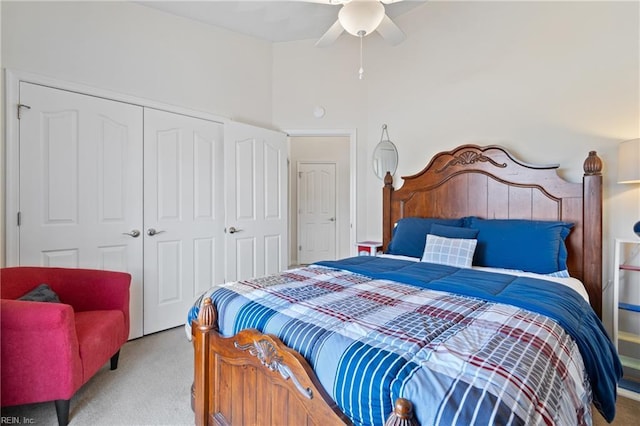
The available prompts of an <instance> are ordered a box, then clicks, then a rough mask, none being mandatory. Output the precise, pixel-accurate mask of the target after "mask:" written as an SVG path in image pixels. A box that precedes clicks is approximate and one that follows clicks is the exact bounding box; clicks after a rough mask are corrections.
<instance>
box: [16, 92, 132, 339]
mask: <svg viewBox="0 0 640 426" xmlns="http://www.w3.org/2000/svg"><path fill="white" fill-rule="evenodd" d="M20 103H21V104H23V105H26V107H23V108H21V110H22V118H21V119H20V183H19V185H20V189H19V192H20V215H21V225H20V227H19V234H20V237H19V238H20V253H19V262H20V265H40V266H57V267H81V268H96V269H108V270H115V271H125V272H129V273H130V274H131V275H132V283H131V293H130V299H131V308H130V314H131V332H130V337H139V336H141V335H142V240H143V238H142V236H141V235H138V236H136V231H138V232H141V231H142V171H141V167H140V165H141V164H142V133H143V132H142V108H141V107H138V106H134V105H129V104H125V103H122V102H115V101H109V100H105V99H101V98H96V97H93V96H87V95H81V94H77V93H73V92H67V91H64V90H59V89H52V88H48V87H44V86H39V85H35V84H30V83H25V82H22V83H20ZM27 107H28V108H27ZM127 234H130V235H127Z"/></svg>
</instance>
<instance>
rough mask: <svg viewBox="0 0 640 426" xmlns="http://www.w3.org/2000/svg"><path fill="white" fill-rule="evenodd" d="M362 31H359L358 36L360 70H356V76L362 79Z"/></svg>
mask: <svg viewBox="0 0 640 426" xmlns="http://www.w3.org/2000/svg"><path fill="white" fill-rule="evenodd" d="M364 34H365V33H364V31H359V32H358V35H359V36H360V70H358V78H359V79H360V80H362V79H363V78H364V68H363V67H362V39H363V38H364Z"/></svg>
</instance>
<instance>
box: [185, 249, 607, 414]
mask: <svg viewBox="0 0 640 426" xmlns="http://www.w3.org/2000/svg"><path fill="white" fill-rule="evenodd" d="M389 261H390V260H389V259H386V261H385V262H383V263H384V264H385V265H386V264H388V263H389ZM371 262H372V263H371V265H372V268H369V269H370V270H371V271H372V272H370V273H369V274H365V273H362V271H360V272H361V273H354V272H349V271H346V270H345V269H344V268H343V267H345V264H339V263H338V264H333V263H327V265H330V266H333V267H327V266H310V267H303V268H299V269H293V270H290V271H286V272H284V273H281V274H278V275H274V276H269V277H265V278H259V279H253V280H249V281H241V282H237V283H234V284H232V285H223V286H218V287H216V288H213V289H211V290H210V291H208V292H206V293H205V294H203V295H202V296H201V297H200V298H199V299H198V301H197V302H196V304H195V305H194V307H193V308H192V309H191V311H190V312H189V318H188V324H190V323H191V320H192V319H194V318H195V317H196V316H197V312H198V309H199V306H200V303H201V301H202V299H203V298H204V297H205V296H207V297H209V296H210V297H212V299H213V303H214V304H215V305H216V307H217V309H218V312H219V326H220V332H221V334H222V335H224V336H231V335H233V334H235V333H237V332H238V331H240V330H242V329H245V328H256V329H258V330H260V331H261V332H263V333H271V334H275V335H277V336H278V337H279V338H280V339H281V340H282V341H283V342H284V343H285V344H286V345H287V346H289V347H291V348H293V349H294V350H296V351H298V352H299V353H300V354H301V355H302V356H304V357H305V359H306V360H307V361H308V362H309V364H310V365H311V367H312V368H313V369H314V371H315V373H316V375H317V376H318V378H319V380H320V382H321V383H322V385H323V386H324V388H325V389H326V390H327V392H328V393H329V394H330V395H331V397H332V398H333V399H334V400H335V401H336V403H337V404H338V406H339V407H340V408H341V409H342V411H343V412H344V413H345V414H346V415H347V416H349V417H350V418H351V419H352V421H353V422H354V424H357V425H383V424H384V421H385V419H386V417H387V416H388V415H389V414H390V412H391V411H392V408H393V403H394V401H395V399H396V398H398V397H404V398H407V399H409V400H410V401H412V402H413V403H414V412H415V415H416V417H417V419H418V421H419V422H420V424H421V425H423V426H426V425H430V424H442V425H454V424H457V425H470V424H477V425H482V424H486V425H490V424H491V425H492V424H505V425H506V424H558V425H570V424H591V409H590V402H591V392H592V386H591V384H590V375H589V374H588V369H585V365H584V363H583V358H582V356H581V354H580V347H579V345H578V344H577V343H576V341H575V339H574V338H573V337H572V336H571V335H570V334H568V333H567V332H565V330H564V329H563V327H561V326H560V325H559V322H558V321H557V320H554V319H551V318H549V317H548V316H546V315H542V314H540V313H536V312H533V311H531V310H526V309H523V308H520V307H517V306H514V305H511V304H505V303H499V302H496V301H495V300H491V299H494V298H495V297H488V298H480V297H477V296H470V295H464V294H455V293H452V292H450V291H444V290H442V289H439V288H438V289H431V288H425V287H428V286H422V285H416V283H410V284H405V283H401V282H397V281H395V280H387V279H380V278H375V276H376V274H377V273H380V271H385V270H386V266H384V265H383V266H376V265H377V264H376V263H375V261H374V260H373V259H372V261H371ZM394 262H400V261H393V262H392V263H394ZM355 263H356V265H358V266H357V267H356V268H355V269H356V270H359V268H360V266H359V265H360V261H359V260H358V261H357V262H355ZM338 266H341V267H338ZM346 267H347V269H348V262H347V265H346ZM420 267H421V268H422V269H421V271H422V270H424V271H425V272H424V274H425V275H426V276H430V275H433V276H434V277H437V278H434V279H428V280H427V282H436V283H442V282H444V284H446V281H447V280H448V279H450V276H451V275H455V274H456V273H457V272H459V271H460V270H458V269H457V268H451V267H444V268H443V267H442V266H440V265H431V264H422V265H420ZM376 271H377V272H376ZM469 272H474V271H469ZM475 272H477V271H475ZM465 273H466V272H465ZM421 274H422V273H421ZM487 274H489V273H486V272H484V273H480V275H479V277H480V278H479V281H478V283H480V284H482V282H483V281H486V279H487V278H486V275H487ZM489 275H493V276H502V275H500V274H489ZM502 277H504V276H502ZM513 279H514V280H515V278H513ZM443 280H444V281H443ZM406 281H411V279H408V280H406ZM472 281H473V280H472ZM498 281H499V282H502V281H505V280H504V279H502V280H498ZM506 281H512V280H511V279H508V280H506ZM535 281H537V280H535ZM444 284H443V285H444ZM438 285H440V284H438ZM465 285H468V284H465ZM546 285H553V284H549V283H547V284H546ZM436 287H437V285H436ZM453 287H455V286H453ZM499 287H500V288H502V287H503V285H502V284H500V286H499ZM570 291H571V292H573V291H572V290H570ZM502 292H503V291H502V290H501V291H500V293H502ZM463 293H464V292H463ZM577 297H579V296H577ZM605 339H606V336H605ZM607 341H608V340H607ZM614 355H615V351H614ZM616 360H617V357H616ZM614 364H615V362H614ZM613 370H615V368H613ZM615 374H616V372H615V371H612V372H611V375H612V377H613V376H615ZM591 379H592V378H591ZM615 381H617V379H615ZM615 381H614V385H613V400H614V401H615ZM596 402H597V401H596ZM608 409H609V408H607V410H608ZM609 414H610V413H609ZM610 415H611V414H610Z"/></svg>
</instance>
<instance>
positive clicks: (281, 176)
mask: <svg viewBox="0 0 640 426" xmlns="http://www.w3.org/2000/svg"><path fill="white" fill-rule="evenodd" d="M224 137H225V151H224V155H225V162H224V163H225V190H226V197H225V200H226V224H227V235H226V244H225V247H226V256H227V269H226V280H227V281H236V280H243V279H247V278H252V277H262V276H265V275H269V274H274V273H276V272H280V271H282V270H284V269H286V268H287V267H288V261H289V251H288V247H289V237H288V214H287V208H288V191H287V188H288V178H287V176H288V168H287V157H288V149H287V140H286V135H285V134H284V133H281V132H276V131H273V130H268V129H263V128H260V127H255V126H251V125H249V124H243V123H238V122H230V123H228V124H226V125H225V136H224Z"/></svg>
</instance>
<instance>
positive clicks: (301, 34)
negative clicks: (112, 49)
mask: <svg viewBox="0 0 640 426" xmlns="http://www.w3.org/2000/svg"><path fill="white" fill-rule="evenodd" d="M323 1H324V2H325V3H329V0H308V1H305V0H289V1H268V0H262V1H247V0H236V1H222V0H208V1H206V0H205V1H202V0H200V1H137V2H136V3H139V4H142V5H144V6H148V7H152V8H154V9H159V10H163V11H165V12H168V13H171V14H174V15H178V16H182V17H185V18H189V19H194V20H196V21H200V22H204V23H206V24H210V25H215V26H217V27H222V28H226V29H228V30H231V31H235V32H238V33H241V34H246V35H249V36H252V37H256V38H260V39H263V40H267V41H271V42H283V41H296V40H305V39H318V38H320V37H321V36H322V35H323V34H324V33H325V31H327V30H328V29H329V27H330V26H331V25H332V24H333V23H334V22H335V21H336V19H338V11H339V10H340V7H341V6H340V5H331V4H323V3H322V2H323ZM396 1H397V0H396ZM425 1H426V0H405V1H400V2H397V3H393V4H387V5H385V9H386V12H387V15H388V16H389V17H390V18H391V19H393V18H395V17H397V16H399V15H401V14H403V13H406V12H408V11H409V10H411V9H413V8H415V7H416V6H419V5H421V4H423V3H424V2H425Z"/></svg>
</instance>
